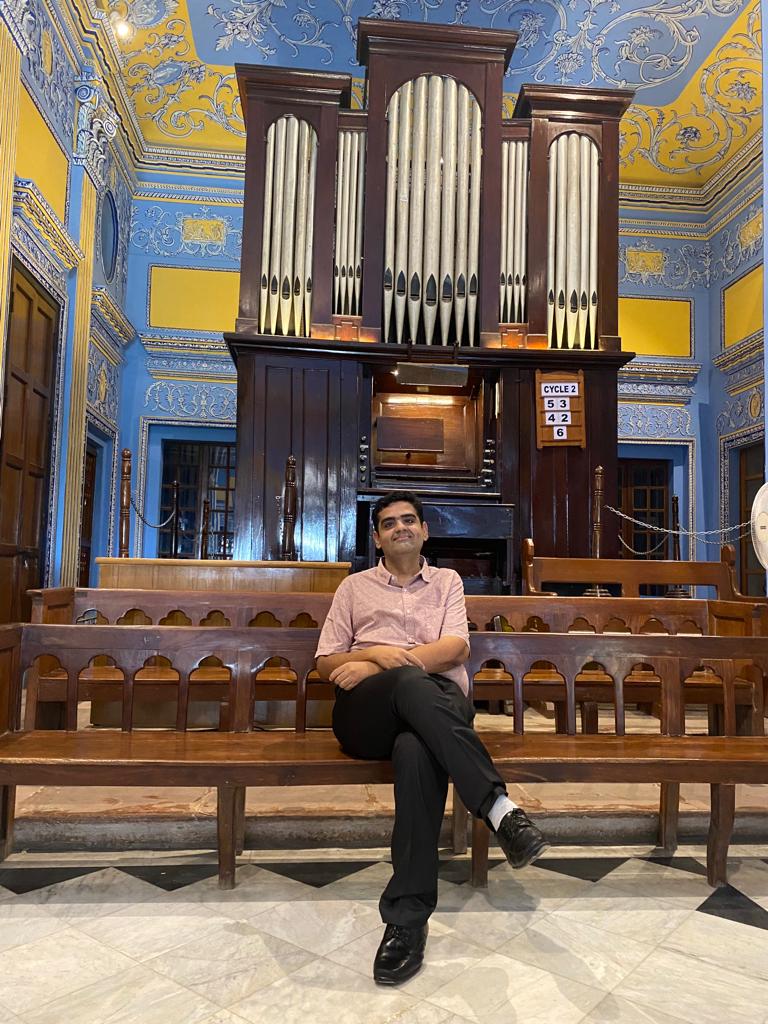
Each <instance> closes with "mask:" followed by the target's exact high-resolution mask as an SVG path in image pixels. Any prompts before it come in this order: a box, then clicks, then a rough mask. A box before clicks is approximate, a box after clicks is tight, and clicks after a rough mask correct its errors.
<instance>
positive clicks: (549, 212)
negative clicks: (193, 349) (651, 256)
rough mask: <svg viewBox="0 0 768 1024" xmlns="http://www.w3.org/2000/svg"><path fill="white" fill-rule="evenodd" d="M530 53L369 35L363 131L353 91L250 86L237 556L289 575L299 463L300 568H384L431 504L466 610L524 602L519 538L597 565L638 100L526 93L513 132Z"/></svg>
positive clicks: (434, 29) (611, 454)
mask: <svg viewBox="0 0 768 1024" xmlns="http://www.w3.org/2000/svg"><path fill="white" fill-rule="evenodd" d="M516 40H517V34H516V33H514V32H507V31H497V30H493V29H490V30H489V29H478V28H470V27H466V26H445V25H431V24H424V23H408V22H400V21H379V20H373V19H361V20H360V21H359V23H358V61H359V63H360V64H361V65H362V66H364V67H365V69H366V80H365V93H364V97H365V105H364V109H362V110H357V109H354V110H353V109H351V107H350V100H351V87H352V82H351V79H350V77H349V76H347V75H341V74H324V73H317V72H303V71H297V70H293V69H286V68H274V67H272V68H265V67H255V66H244V65H239V66H237V69H236V70H237V77H238V82H239V86H240V93H241V98H242V104H243V110H244V116H245V121H246V129H247V140H246V175H245V198H244V217H243V248H242V264H241V283H240V308H239V316H238V320H237V326H236V330H235V333H233V334H230V335H227V342H228V344H229V347H230V350H231V352H232V355H233V358H234V359H235V361H236V364H237V370H238V413H237V417H238V419H237V444H238V454H237V466H238V473H237V489H236V497H235V501H236V540H235V557H237V558H240V559H268V558H277V557H279V545H280V523H281V509H280V496H281V493H282V476H283V467H284V466H285V462H286V459H287V457H288V456H289V455H295V456H296V459H297V479H298V515H297V528H296V538H295V539H296V547H297V551H298V553H299V557H300V558H302V559H304V560H319V561H338V560H343V561H346V560H349V561H352V562H353V565H354V566H355V567H356V568H364V567H366V566H367V565H369V564H371V558H372V556H373V552H372V550H371V546H370V543H371V542H370V528H369V510H370V504H371V503H372V502H373V501H375V500H376V497H377V496H378V495H380V494H382V493H384V492H385V491H387V490H390V489H392V488H397V487H406V488H410V489H413V490H416V491H417V492H418V493H419V494H420V495H421V496H422V498H423V500H424V502H425V504H426V506H427V512H428V519H429V521H430V525H431V527H432V538H433V539H431V540H430V549H429V550H430V553H431V556H432V558H434V559H435V560H436V561H437V562H438V564H446V565H452V566H455V567H456V568H457V569H458V570H459V571H460V572H461V574H462V575H463V576H464V578H465V583H466V585H467V589H468V590H474V591H480V592H482V591H484V590H486V591H494V590H506V589H514V585H515V578H516V575H517V570H516V567H515V565H514V554H513V552H514V551H515V550H516V549H517V547H519V539H520V538H521V537H523V536H532V537H533V538H534V540H535V543H536V551H537V553H539V552H541V553H542V554H547V555H558V556H573V557H583V556H585V555H587V554H589V539H590V502H589V486H590V483H589V482H590V479H591V475H592V471H593V469H594V467H595V466H597V465H602V466H603V467H604V470H605V487H606V492H607V494H608V495H610V494H612V493H614V492H615V490H616V486H617V465H616V462H617V440H616V428H617V373H618V370H619V368H620V367H621V366H622V365H623V364H624V363H625V362H627V361H628V360H629V359H630V358H631V354H628V353H622V351H621V343H620V339H619V337H618V297H617V291H618V254H617V250H618V146H619V121H620V119H621V116H622V115H623V113H624V111H625V110H626V108H627V106H628V105H629V103H630V101H631V98H632V92H631V91H628V90H619V89H616V90H597V89H584V88H570V87H562V86H548V85H526V86H524V87H523V88H522V89H521V91H520V94H519V96H518V99H517V103H516V106H515V109H514V113H513V116H512V118H510V119H504V118H503V116H502V109H503V79H504V73H505V70H506V68H507V66H508V64H509V60H510V58H511V56H512V52H513V50H514V46H515V43H516ZM537 371H539V375H538V378H537ZM561 379H562V380H567V381H574V380H578V381H579V382H580V383H579V384H577V385H575V387H576V388H577V390H576V391H573V392H572V393H573V394H574V395H577V398H578V403H577V401H576V399H574V403H573V406H571V404H570V399H569V398H568V397H567V396H566V397H565V399H564V400H563V398H559V400H558V402H556V403H555V402H554V401H550V402H546V400H545V399H544V397H543V396H544V384H542V381H547V382H549V383H548V385H547V386H548V387H549V391H548V392H547V394H550V393H551V394H553V395H558V396H559V393H560V392H559V382H560V380H561ZM566 390H567V389H566ZM577 404H578V410H579V412H578V415H577V414H576V413H575V412H572V411H571V410H572V409H573V410H575V409H576V406H577ZM554 406H557V411H558V417H559V418H558V422H560V423H562V424H563V425H562V426H560V428H559V430H558V433H557V435H555V434H554V433H553V432H551V431H550V432H549V433H547V431H548V430H549V427H548V426H547V427H546V429H544V428H542V423H547V422H548V421H547V419H546V417H547V416H549V410H550V407H554ZM560 410H562V411H560ZM542 416H543V417H545V419H544V420H541V421H540V422H539V431H538V434H537V417H542ZM577 419H578V423H577ZM542 429H544V434H546V436H547V438H549V440H548V441H547V442H546V443H542V440H541V438H542ZM574 441H576V443H574ZM513 540H514V544H513V543H512V542H513ZM615 543H616V541H615V540H612V538H611V536H610V535H608V536H606V538H605V539H604V545H603V547H604V551H603V553H604V554H605V555H606V556H615V555H616V554H617V552H616V551H615V550H613V545H615Z"/></svg>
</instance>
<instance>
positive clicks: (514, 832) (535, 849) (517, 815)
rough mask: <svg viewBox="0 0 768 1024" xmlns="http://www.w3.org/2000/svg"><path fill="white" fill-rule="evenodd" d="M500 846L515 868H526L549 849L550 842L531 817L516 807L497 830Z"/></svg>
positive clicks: (508, 813) (506, 815) (509, 812)
mask: <svg viewBox="0 0 768 1024" xmlns="http://www.w3.org/2000/svg"><path fill="white" fill-rule="evenodd" d="M496 838H497V839H498V840H499V846H500V847H501V848H502V850H503V851H504V856H505V857H506V858H507V860H508V861H509V863H510V864H511V865H512V867H513V868H524V867H527V865H528V864H533V862H534V861H535V860H538V859H539V857H540V856H541V855H542V853H544V851H545V850H547V849H549V843H548V842H547V840H546V839H545V838H544V836H543V835H542V834H541V832H540V831H539V830H538V829H537V828H536V826H535V825H534V824H533V822H532V821H531V819H530V818H529V817H528V815H527V814H526V813H525V811H523V810H521V809H520V808H519V807H516V808H515V809H514V811H508V812H507V814H505V815H504V817H503V818H502V819H501V822H500V824H499V827H498V828H497V830H496Z"/></svg>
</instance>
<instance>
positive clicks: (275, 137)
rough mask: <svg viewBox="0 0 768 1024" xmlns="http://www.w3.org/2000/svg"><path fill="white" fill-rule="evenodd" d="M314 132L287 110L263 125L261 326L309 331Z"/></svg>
mask: <svg viewBox="0 0 768 1024" xmlns="http://www.w3.org/2000/svg"><path fill="white" fill-rule="evenodd" d="M316 154H317V135H316V133H315V130H314V129H313V128H312V127H311V125H309V124H308V123H307V122H306V121H303V120H301V121H300V120H298V119H297V118H295V117H293V116H291V115H286V116H284V117H280V118H278V119H277V121H274V122H273V123H272V124H271V125H270V126H269V128H268V130H267V146H266V156H265V159H266V166H265V174H264V222H263V225H262V239H261V266H262V275H261V281H260V305H259V330H260V331H262V332H263V333H267V332H269V333H270V334H283V335H287V334H293V335H298V334H301V333H302V331H304V332H305V333H308V331H309V325H310V313H311V289H312V285H311V280H312V279H311V275H312V218H313V216H314V196H315V168H316Z"/></svg>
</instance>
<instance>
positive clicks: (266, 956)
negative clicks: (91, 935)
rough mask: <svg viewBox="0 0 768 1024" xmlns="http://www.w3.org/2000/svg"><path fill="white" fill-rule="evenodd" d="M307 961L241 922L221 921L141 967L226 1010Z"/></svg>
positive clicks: (307, 956)
mask: <svg viewBox="0 0 768 1024" xmlns="http://www.w3.org/2000/svg"><path fill="white" fill-rule="evenodd" d="M313 959H314V956H313V954H312V953H309V952H308V951H307V950H305V949H301V948H299V947H298V946H294V945H291V944H290V943H288V942H284V941H283V940H282V939H278V938H275V936H274V935H267V934H265V933H264V932H260V931H257V930H256V928H254V927H252V926H251V925H249V924H246V923H245V922H241V921H227V923H226V924H223V925H219V926H217V927H215V928H212V929H211V930H210V931H206V932H205V933H204V934H203V935H195V936H194V937H193V938H192V939H190V940H189V941H188V942H184V943H182V944H181V945H180V946H176V947H175V948H174V949H171V950H169V951H168V952H167V953H163V954H162V955H161V956H158V957H155V958H153V959H152V960H149V961H147V966H148V967H150V968H151V969H152V970H153V971H157V972H158V974H162V975H164V976H166V977H169V978H172V979H173V980H174V981H176V982H177V983H178V984H180V985H185V986H186V987H187V988H189V989H191V990H192V991H193V992H196V993H198V995H201V996H204V997H205V998H206V999H209V1000H210V1001H211V1002H213V1003H216V1005H217V1006H222V1007H226V1006H231V1005H232V1003H236V1002H238V1001H239V1000H241V999H245V997H246V996H249V995H251V994H252V993H253V992H257V991H258V990H259V989H262V988H266V987H267V986H268V985H271V984H272V983H273V982H275V981H278V980H279V979H280V978H284V977H286V976H287V975H289V974H291V973H292V972H293V971H296V970H298V969H299V968H300V967H303V966H304V965H305V964H307V963H309V962H310V961H311V960H313Z"/></svg>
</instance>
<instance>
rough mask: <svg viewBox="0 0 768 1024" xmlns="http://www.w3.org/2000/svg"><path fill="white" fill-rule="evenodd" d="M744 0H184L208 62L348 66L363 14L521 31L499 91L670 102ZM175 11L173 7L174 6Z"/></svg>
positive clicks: (141, 11)
mask: <svg viewBox="0 0 768 1024" xmlns="http://www.w3.org/2000/svg"><path fill="white" fill-rule="evenodd" d="M748 2H749V0H683V2H678V3H676V2H669V0H659V2H656V3H652V4H649V3H648V2H647V0H622V2H621V3H618V2H617V0H535V2H530V0H528V2H526V0H215V2H213V3H209V2H206V0H187V6H188V10H189V18H190V23H191V28H192V32H193V35H194V41H195V47H196V49H197V54H198V57H199V59H200V60H201V61H203V62H205V63H207V64H214V65H231V64H233V63H235V62H236V61H237V62H242V63H261V62H268V63H270V64H275V65H295V66H297V67H302V68H316V69H324V70H334V71H347V72H350V73H351V74H353V75H358V76H359V75H361V74H362V71H361V70H360V69H359V67H358V66H357V64H356V63H355V26H356V24H357V19H358V18H361V17H378V18H385V19H401V20H412V21H431V22H444V23H445V22H447V23H451V24H465V25H479V26H483V27H495V28H511V29H514V30H516V31H517V32H519V33H520V39H519V41H518V44H517V49H516V51H515V54H514V56H513V58H512V64H511V66H510V70H509V74H508V78H507V83H506V86H505V89H506V91H508V92H516V91H517V90H518V88H519V86H520V85H521V84H522V83H523V82H530V81H542V82H551V83H562V84H568V85H590V84H593V85H596V86H611V85H627V86H632V87H634V88H636V89H638V90H640V94H639V95H638V100H639V101H640V102H641V103H643V104H651V105H663V104H667V103H670V102H672V101H673V100H674V99H675V97H676V96H677V95H678V94H679V93H680V91H681V89H682V88H683V87H684V85H685V84H686V82H687V81H688V80H689V79H690V77H691V75H692V74H693V72H694V71H695V70H696V69H697V68H698V67H699V66H700V65H701V64H702V63H703V61H704V60H705V59H706V58H707V56H708V55H709V54H710V52H711V51H712V50H713V48H714V47H715V45H716V44H717V42H718V41H719V40H720V39H721V38H722V37H723V36H724V35H725V34H726V33H727V31H728V29H729V26H730V25H731V24H732V22H733V21H734V20H735V19H736V18H737V17H738V15H739V14H740V13H741V12H742V11H743V10H744V8H745V7H746V6H747V3H748ZM129 10H130V15H129V17H130V18H131V21H133V22H134V24H137V23H138V22H139V21H143V23H144V27H149V26H150V24H153V23H154V24H157V25H159V24H160V22H162V21H165V20H166V19H167V18H168V17H169V16H171V17H173V15H174V14H175V13H176V11H177V3H176V0H133V2H130V0H129ZM178 14H179V15H181V11H179V12H178Z"/></svg>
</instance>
